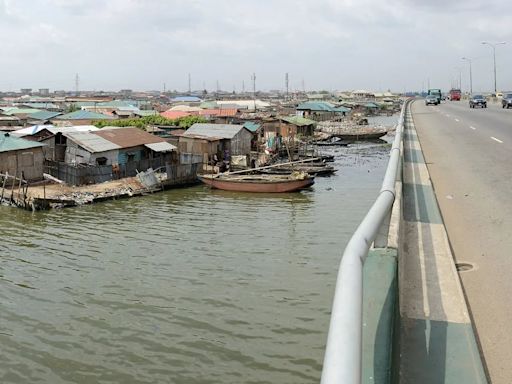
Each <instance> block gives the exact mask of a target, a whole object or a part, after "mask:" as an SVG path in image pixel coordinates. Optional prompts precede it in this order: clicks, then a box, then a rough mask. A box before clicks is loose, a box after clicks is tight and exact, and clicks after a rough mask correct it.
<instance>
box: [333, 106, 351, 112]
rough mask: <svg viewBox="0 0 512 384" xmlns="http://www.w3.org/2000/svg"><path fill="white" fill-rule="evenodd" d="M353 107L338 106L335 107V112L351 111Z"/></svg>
mask: <svg viewBox="0 0 512 384" xmlns="http://www.w3.org/2000/svg"><path fill="white" fill-rule="evenodd" d="M350 111H351V109H350V108H347V107H343V106H341V107H336V108H334V112H350Z"/></svg>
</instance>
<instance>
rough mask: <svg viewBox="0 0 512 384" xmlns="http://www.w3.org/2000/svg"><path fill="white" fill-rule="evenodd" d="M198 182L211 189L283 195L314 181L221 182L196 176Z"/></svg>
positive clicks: (308, 178)
mask: <svg viewBox="0 0 512 384" xmlns="http://www.w3.org/2000/svg"><path fill="white" fill-rule="evenodd" d="M198 177H199V180H201V181H202V182H203V183H205V184H207V185H209V186H211V187H212V188H217V189H222V190H225V191H235V192H254V193H283V192H294V191H298V190H301V189H304V188H307V187H309V186H310V185H313V184H314V182H315V180H314V178H312V177H307V178H305V179H303V180H283V181H271V182H270V181H269V182H262V181H254V182H253V181H237V180H223V179H221V178H213V177H204V176H198Z"/></svg>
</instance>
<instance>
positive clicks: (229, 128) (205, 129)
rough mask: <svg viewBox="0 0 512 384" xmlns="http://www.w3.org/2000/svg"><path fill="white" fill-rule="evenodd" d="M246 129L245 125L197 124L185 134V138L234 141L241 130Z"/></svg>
mask: <svg viewBox="0 0 512 384" xmlns="http://www.w3.org/2000/svg"><path fill="white" fill-rule="evenodd" d="M242 129H246V128H244V126H243V125H234V124H203V123H196V124H194V125H193V126H191V127H190V128H189V129H187V131H186V132H185V133H184V134H183V136H184V137H192V136H203V137H211V138H220V139H232V138H233V137H235V135H236V134H237V133H238V132H240V130H242Z"/></svg>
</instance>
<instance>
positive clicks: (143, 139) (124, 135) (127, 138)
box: [94, 127, 166, 148]
mask: <svg viewBox="0 0 512 384" xmlns="http://www.w3.org/2000/svg"><path fill="white" fill-rule="evenodd" d="M94 134H95V135H97V136H100V137H102V138H104V139H105V140H108V141H110V142H112V143H114V144H116V145H118V146H119V147H120V148H130V147H136V146H138V145H144V144H152V143H162V142H166V140H165V139H163V138H161V137H158V136H155V135H152V134H151V133H147V132H145V131H143V130H141V129H139V128H131V127H128V128H116V129H100V130H98V131H95V132H94Z"/></svg>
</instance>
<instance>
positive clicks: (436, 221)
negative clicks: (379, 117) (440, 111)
mask: <svg viewBox="0 0 512 384" xmlns="http://www.w3.org/2000/svg"><path fill="white" fill-rule="evenodd" d="M405 123H406V124H405V131H404V164H403V179H402V180H403V218H402V219H403V221H402V230H401V236H402V239H401V242H400V244H401V248H400V249H399V261H398V263H399V266H398V271H399V277H398V284H399V303H400V319H399V324H400V326H399V334H398V335H397V336H398V338H399V349H400V357H399V361H400V367H399V379H400V383H404V384H406V383H407V384H410V383H415V384H418V383H432V384H434V383H435V384H442V383H444V384H450V383H464V384H473V383H475V384H476V383H487V379H486V376H485V373H484V369H483V364H482V361H481V358H480V354H479V350H478V347H477V344H476V341H475V336H474V333H473V328H472V325H471V320H470V316H469V313H468V309H467V305H466V301H465V298H464V294H463V291H462V287H461V284H460V280H459V277H458V273H457V270H456V267H455V264H454V260H453V257H452V253H451V249H450V245H449V242H448V237H447V234H446V230H445V227H444V224H443V220H442V217H441V214H440V211H439V208H438V205H437V200H436V197H435V194H434V190H433V187H432V184H431V181H430V176H429V173H428V169H427V166H426V164H425V160H424V158H423V155H422V151H421V147H420V143H419V141H418V137H417V135H416V130H415V128H414V122H413V120H412V117H411V115H410V112H409V111H408V113H407V114H406V122H405Z"/></svg>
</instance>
